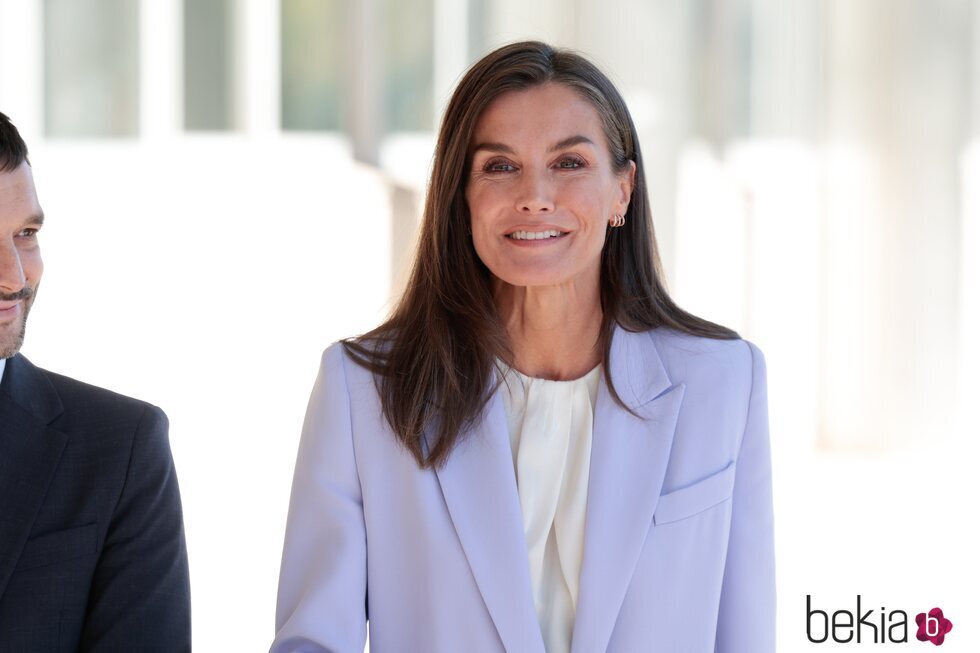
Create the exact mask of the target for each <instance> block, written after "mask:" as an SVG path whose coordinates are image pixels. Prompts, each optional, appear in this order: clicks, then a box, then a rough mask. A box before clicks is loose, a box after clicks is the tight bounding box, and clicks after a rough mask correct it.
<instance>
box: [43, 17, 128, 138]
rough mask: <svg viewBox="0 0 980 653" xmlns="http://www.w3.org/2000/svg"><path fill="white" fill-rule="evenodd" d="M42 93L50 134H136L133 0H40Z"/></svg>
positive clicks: (71, 135)
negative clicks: (43, 94) (41, 15)
mask: <svg viewBox="0 0 980 653" xmlns="http://www.w3.org/2000/svg"><path fill="white" fill-rule="evenodd" d="M44 93H45V102H44V125H45V131H46V133H47V134H48V135H49V136H53V137H78V136H82V137H104V136H135V135H136V134H137V132H138V131H139V3H138V1H137V0H44Z"/></svg>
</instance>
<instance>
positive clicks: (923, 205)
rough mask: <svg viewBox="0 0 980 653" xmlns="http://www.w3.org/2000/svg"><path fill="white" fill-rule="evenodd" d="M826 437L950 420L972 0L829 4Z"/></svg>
mask: <svg viewBox="0 0 980 653" xmlns="http://www.w3.org/2000/svg"><path fill="white" fill-rule="evenodd" d="M828 12H829V13H828V21H829V31H828V43H827V48H828V67H827V84H828V105H827V111H828V113H827V115H828V122H827V137H828V141H829V144H830V150H829V154H828V160H827V161H828V170H827V183H828V188H827V190H828V198H829V203H828V211H827V221H826V231H825V233H826V250H825V265H826V266H827V275H826V278H827V285H826V288H825V297H826V310H825V311H824V313H823V314H824V316H825V320H824V329H823V332H824V342H823V346H822V348H821V354H822V356H823V357H824V358H825V360H826V362H827V365H826V369H827V374H826V376H825V377H824V379H823V380H822V392H821V396H822V400H823V407H824V411H823V416H824V420H823V422H822V424H821V436H820V438H821V442H822V443H823V444H825V445H832V446H836V447H843V448H854V449H882V448H886V447H888V448H893V447H900V446H903V445H908V444H912V443H915V444H924V443H928V442H929V441H930V440H935V439H937V438H942V437H944V436H945V435H946V434H947V433H948V431H949V429H950V428H951V419H950V418H951V415H952V408H953V404H952V400H953V390H954V383H955V378H956V367H955V355H956V348H955V343H956V325H957V323H958V321H957V299H958V283H959V277H958V272H959V268H958V257H959V248H958V246H957V237H958V235H959V209H960V206H959V198H960V194H959V192H958V172H959V170H958V164H957V161H958V157H959V153H960V148H961V145H962V143H963V142H964V141H965V136H966V130H965V125H966V107H967V106H968V96H967V89H968V83H967V82H968V61H969V55H968V53H969V51H970V47H969V46H970V22H969V20H968V19H969V15H970V11H969V0H936V1H934V2H919V1H917V0H868V1H866V2H860V3H855V2H849V1H848V0H831V2H829V4H828Z"/></svg>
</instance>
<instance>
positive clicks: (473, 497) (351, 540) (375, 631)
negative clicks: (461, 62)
mask: <svg viewBox="0 0 980 653" xmlns="http://www.w3.org/2000/svg"><path fill="white" fill-rule="evenodd" d="M600 379H601V380H600ZM770 479H771V473H770V457H769V439H768V426H767V406H766V377H765V364H764V361H763V358H762V355H761V353H760V352H759V350H758V349H757V348H756V347H755V346H754V345H752V344H750V343H748V342H746V341H744V340H740V339H739V338H738V336H737V334H735V333H734V332H732V331H730V330H728V329H726V328H724V327H720V326H717V325H715V324H712V323H710V322H707V321H705V320H702V319H699V318H697V317H694V316H692V315H690V314H688V313H685V312H684V311H682V310H681V309H679V308H678V307H677V306H676V305H675V304H674V303H673V302H672V301H671V300H670V298H669V297H668V296H667V293H666V291H665V290H664V287H663V284H662V281H661V273H660V265H659V260H658V257H657V253H656V245H655V242H654V238H653V226H652V222H651V217H650V209H649V203H648V200H647V191H646V186H645V182H644V172H643V161H642V158H641V156H640V150H639V145H638V143H637V138H636V130H635V128H634V126H633V123H632V120H631V119H630V116H629V113H628V112H627V109H626V106H625V104H624V103H623V100H622V98H621V97H620V95H619V93H618V92H617V91H616V89H615V88H614V87H613V86H612V84H611V83H610V81H609V80H608V79H607V78H606V77H605V76H604V75H603V74H602V73H601V72H599V71H598V70H597V69H596V68H595V67H594V66H593V65H592V64H591V63H589V62H588V61H586V60H585V59H583V58H582V57H581V56H579V55H576V54H574V53H571V52H568V51H563V50H555V49H553V48H551V47H549V46H547V45H545V44H543V43H538V42H527V43H516V44H512V45H508V46H505V47H503V48H500V49H498V50H496V51H494V52H492V53H490V54H489V55H487V56H486V57H484V58H483V59H482V60H481V61H479V62H478V63H477V64H476V65H474V66H473V68H471V69H470V70H469V71H468V72H467V73H466V75H465V76H464V77H463V79H462V81H461V82H460V84H459V87H458V88H457V89H456V91H455V93H454V94H453V97H452V99H451V100H450V103H449V106H448V108H447V110H446V114H445V117H444V119H443V123H442V127H441V129H440V134H439V140H438V144H437V147H436V156H435V162H434V167H433V171H432V178H431V183H430V187H429V193H428V197H427V199H426V205H425V213H424V219H423V225H422V234H421V240H420V244H419V251H418V254H417V257H416V261H415V267H414V270H413V272H412V276H411V279H410V282H409V284H408V288H407V290H406V291H405V294H404V296H403V297H402V298H401V301H400V303H399V304H398V306H397V307H396V309H395V311H394V312H393V314H392V316H391V317H390V318H389V319H388V320H387V321H386V322H385V323H384V324H382V325H381V326H380V327H378V328H377V329H375V330H374V331H372V332H370V333H368V334H366V335H364V336H362V337H360V338H357V339H354V340H351V341H347V342H345V343H341V344H335V345H333V346H332V347H330V348H329V349H327V350H326V352H325V353H324V355H323V360H322V367H321V369H320V374H319V377H318V379H317V382H316V385H315V386H314V389H313V395H312V398H311V401H310V407H309V412H308V414H307V419H306V423H305V426H304V430H303V436H302V441H301V444H300V450H299V457H298V462H297V465H296V473H295V477H294V482H293V494H292V500H291V505H290V512H289V521H288V525H287V529H286V543H285V548H284V552H283V562H282V571H281V576H280V585H279V603H278V609H277V614H276V628H277V631H278V632H277V636H276V640H275V642H274V644H273V646H272V650H273V651H276V652H282V651H331V652H338V653H353V652H358V653H359V652H360V651H362V650H363V648H364V644H365V623H366V621H367V620H368V619H370V624H371V637H370V640H371V647H372V650H373V651H382V652H386V651H398V652H414V651H419V652H426V653H442V652H446V653H450V652H451V653H457V652H466V653H476V652H483V651H486V652H491V651H493V652H501V651H509V652H515V651H520V652H525V651H529V652H536V653H538V652H544V651H548V653H554V652H555V651H563V652H566V651H574V652H576V653H594V652H596V651H622V652H629V653H633V652H636V651H649V650H657V651H705V652H709V651H720V652H728V651H752V652H753V653H760V652H766V651H773V650H774V648H775V646H774V631H775V626H774V619H775V614H774V613H775V583H774V555H773V517H772V491H771V480H770Z"/></svg>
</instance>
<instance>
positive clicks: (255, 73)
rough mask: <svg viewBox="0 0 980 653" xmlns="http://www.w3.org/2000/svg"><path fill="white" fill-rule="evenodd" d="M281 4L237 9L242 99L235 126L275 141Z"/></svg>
mask: <svg viewBox="0 0 980 653" xmlns="http://www.w3.org/2000/svg"><path fill="white" fill-rule="evenodd" d="M279 4H280V3H279V2H270V1H269V0H240V1H239V2H238V3H235V4H234V5H233V13H234V20H235V21H236V25H237V29H236V37H237V38H234V42H235V43H236V45H237V48H238V53H239V56H238V57H237V60H238V62H239V65H238V67H237V69H236V71H235V72H236V74H235V82H234V84H233V86H234V88H235V89H236V94H237V95H238V98H237V101H236V102H235V106H236V107H237V117H236V119H235V121H234V123H235V125H236V126H237V125H240V126H241V127H243V128H244V131H245V132H246V133H248V134H250V135H252V136H261V137H274V136H276V135H278V134H279V130H280V125H281V123H282V120H281V117H280V112H281V106H280V97H281V96H280V94H281V83H280V75H281V72H280V70H281V69H280V56H281V48H280V44H279V38H280V34H281V33H282V31H281V29H280V13H279Z"/></svg>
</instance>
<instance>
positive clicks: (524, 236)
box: [507, 229, 568, 240]
mask: <svg viewBox="0 0 980 653" xmlns="http://www.w3.org/2000/svg"><path fill="white" fill-rule="evenodd" d="M567 233H568V232H567V231H558V230H557V229H548V230H546V231H515V232H514V233H511V234H507V237H508V238H510V239H511V240H547V239H549V238H561V237H562V236H564V235H566V234H567Z"/></svg>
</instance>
